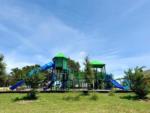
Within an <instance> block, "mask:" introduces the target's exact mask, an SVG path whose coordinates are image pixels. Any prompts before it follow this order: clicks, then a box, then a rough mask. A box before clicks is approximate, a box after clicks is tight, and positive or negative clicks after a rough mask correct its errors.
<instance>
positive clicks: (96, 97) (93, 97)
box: [90, 93, 98, 101]
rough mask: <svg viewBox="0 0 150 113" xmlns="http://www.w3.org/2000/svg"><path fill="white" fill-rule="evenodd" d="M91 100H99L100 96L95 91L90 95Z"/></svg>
mask: <svg viewBox="0 0 150 113" xmlns="http://www.w3.org/2000/svg"><path fill="white" fill-rule="evenodd" d="M90 100H94V101H96V100H98V96H97V95H96V94H95V93H93V94H92V96H91V97H90Z"/></svg>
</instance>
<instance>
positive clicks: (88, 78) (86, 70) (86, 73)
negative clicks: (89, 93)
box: [84, 57, 94, 84]
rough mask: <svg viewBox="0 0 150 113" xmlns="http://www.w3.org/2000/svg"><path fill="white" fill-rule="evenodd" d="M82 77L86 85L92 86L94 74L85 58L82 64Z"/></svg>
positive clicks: (87, 59)
mask: <svg viewBox="0 0 150 113" xmlns="http://www.w3.org/2000/svg"><path fill="white" fill-rule="evenodd" d="M84 66H85V68H84V76H85V80H86V82H87V83H88V84H92V81H93V80H92V79H93V78H94V74H93V71H92V68H91V65H90V62H89V58H88V57H85V62H84Z"/></svg>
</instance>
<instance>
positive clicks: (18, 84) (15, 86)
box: [10, 80, 25, 90]
mask: <svg viewBox="0 0 150 113" xmlns="http://www.w3.org/2000/svg"><path fill="white" fill-rule="evenodd" d="M24 83H25V81H24V80H21V81H19V82H17V83H16V84H15V85H13V86H11V87H10V89H11V90H14V89H16V88H17V87H19V86H21V85H23V84H24Z"/></svg>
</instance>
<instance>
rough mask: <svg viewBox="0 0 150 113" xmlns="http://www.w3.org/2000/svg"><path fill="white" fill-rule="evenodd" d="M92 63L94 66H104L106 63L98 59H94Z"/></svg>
mask: <svg viewBox="0 0 150 113" xmlns="http://www.w3.org/2000/svg"><path fill="white" fill-rule="evenodd" d="M90 64H91V65H92V66H93V67H103V66H104V65H105V64H104V63H102V62H100V61H98V60H92V61H90Z"/></svg>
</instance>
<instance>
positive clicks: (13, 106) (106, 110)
mask: <svg viewBox="0 0 150 113" xmlns="http://www.w3.org/2000/svg"><path fill="white" fill-rule="evenodd" d="M24 95H25V94H0V113H150V101H143V100H132V99H131V100H129V99H123V98H120V97H124V96H126V97H128V95H129V94H115V96H108V94H107V93H106V94H100V93H97V94H90V95H87V96H83V95H80V94H79V93H62V94H60V93H59V94H58V93H47V94H46V93H45V94H39V99H38V100H34V101H23V100H21V101H14V99H15V98H16V97H18V98H21V97H23V96H24ZM130 95H131V94H130ZM92 98H93V99H92ZM95 98H96V99H95Z"/></svg>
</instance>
